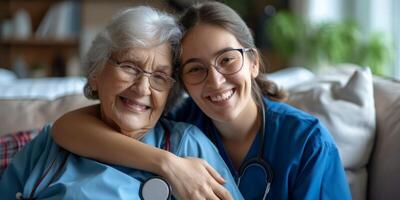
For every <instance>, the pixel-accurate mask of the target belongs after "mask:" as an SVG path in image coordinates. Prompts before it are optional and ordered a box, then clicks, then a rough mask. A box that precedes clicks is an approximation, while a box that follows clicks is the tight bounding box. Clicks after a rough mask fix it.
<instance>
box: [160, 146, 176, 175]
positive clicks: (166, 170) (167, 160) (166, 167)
mask: <svg viewBox="0 0 400 200" xmlns="http://www.w3.org/2000/svg"><path fill="white" fill-rule="evenodd" d="M177 158H178V156H176V155H175V154H172V153H170V152H165V153H164V154H163V155H162V156H161V157H160V158H159V159H158V162H159V165H158V169H157V171H158V174H159V175H160V176H162V177H164V178H166V179H169V177H171V176H172V174H173V172H172V169H173V164H174V163H176V159H177Z"/></svg>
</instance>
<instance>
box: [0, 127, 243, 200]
mask: <svg viewBox="0 0 400 200" xmlns="http://www.w3.org/2000/svg"><path fill="white" fill-rule="evenodd" d="M164 122H165V123H163V125H164V126H165V127H167V128H168V130H169V132H170V151H171V152H172V153H174V154H176V155H178V156H182V157H185V156H190V157H199V158H202V159H204V160H206V161H207V162H208V163H209V164H210V165H211V166H212V167H214V168H215V169H216V170H217V171H218V172H219V173H220V174H221V175H222V176H223V177H224V179H225V180H226V184H225V185H224V186H225V187H226V188H227V189H228V191H229V192H230V193H231V195H232V196H233V198H234V199H243V197H242V195H241V194H240V192H239V189H238V188H237V186H236V184H235V180H234V179H233V177H232V176H231V173H230V172H229V169H228V167H227V166H226V164H225V163H224V161H223V159H222V158H221V156H219V154H218V150H217V149H216V147H215V146H214V145H213V144H212V143H211V142H210V141H209V140H208V139H207V137H206V136H205V135H204V134H203V133H202V132H201V131H200V130H199V129H198V128H196V127H195V126H192V125H189V124H186V123H177V122H173V121H168V120H164ZM164 126H162V125H161V123H157V125H156V127H155V128H154V129H151V130H150V131H149V132H148V133H146V135H145V136H144V137H143V138H142V139H141V141H142V142H144V143H147V144H150V145H152V146H155V147H159V148H163V147H164V146H165V134H164V128H163V127H164ZM50 132H51V127H50V126H46V127H45V128H44V129H43V130H42V132H41V133H40V134H39V135H38V136H37V137H36V138H35V139H34V140H32V141H31V142H30V143H29V144H27V145H26V146H25V147H24V148H23V149H22V150H21V151H20V152H19V153H17V154H16V155H15V157H14V158H13V160H12V162H11V164H10V165H9V166H8V168H7V169H6V170H5V171H4V173H3V175H2V177H1V179H0V197H1V198H2V199H15V196H16V193H18V192H20V193H22V196H23V197H24V198H28V197H29V195H30V194H31V192H32V190H33V188H34V185H35V184H36V183H37V182H38V180H39V179H40V177H42V176H43V175H44V174H45V171H47V170H48V169H50V170H49V173H48V174H47V175H46V176H44V179H43V181H42V182H41V184H40V185H39V187H38V188H37V190H36V192H35V193H34V194H35V195H34V197H36V198H37V199H79V200H81V199H107V200H108V199H140V197H139V189H140V186H141V184H142V183H143V181H145V180H146V179H148V178H150V177H154V175H153V174H151V173H148V172H144V171H140V170H136V169H132V168H126V167H122V166H116V165H110V164H106V163H102V162H98V161H95V160H91V159H88V158H85V157H81V156H78V155H75V154H72V153H69V152H67V151H66V150H64V149H62V148H60V147H59V146H58V145H57V144H56V143H55V142H54V141H53V139H52V137H51V134H50ZM67 155H68V156H67ZM55 158H56V159H55ZM53 162H54V164H53V167H49V166H50V165H52V163H53ZM63 162H65V164H64V165H62V163H63ZM59 166H63V167H59ZM59 169H61V171H60V173H59V176H56V174H57V171H58V170H59ZM51 179H53V180H51Z"/></svg>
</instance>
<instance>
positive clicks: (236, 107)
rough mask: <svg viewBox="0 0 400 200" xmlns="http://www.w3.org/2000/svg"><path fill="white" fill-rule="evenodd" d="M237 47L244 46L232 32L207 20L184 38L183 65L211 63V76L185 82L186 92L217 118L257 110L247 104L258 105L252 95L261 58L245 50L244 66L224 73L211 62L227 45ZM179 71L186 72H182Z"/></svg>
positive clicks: (219, 119) (218, 119)
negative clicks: (232, 71) (252, 86)
mask: <svg viewBox="0 0 400 200" xmlns="http://www.w3.org/2000/svg"><path fill="white" fill-rule="evenodd" d="M238 48H243V46H241V45H240V43H239V42H238V41H237V39H236V38H235V36H234V35H233V34H231V33H230V32H229V31H226V30H225V29H223V28H221V27H218V26H214V25H207V24H199V25H197V26H195V27H193V28H192V29H191V30H190V31H189V32H188V33H187V34H186V35H185V37H184V39H183V41H182V55H181V63H182V66H185V64H187V63H188V62H192V61H195V62H202V63H206V64H207V65H208V76H207V78H206V79H205V80H204V81H203V82H201V83H198V84H189V83H185V82H184V84H185V87H186V89H187V92H188V93H189V95H190V96H191V97H192V98H193V100H194V101H195V102H196V104H197V105H198V106H199V107H200V108H201V109H202V111H203V112H204V113H205V114H207V115H208V116H209V117H210V118H212V119H214V120H217V121H221V122H224V121H225V122H226V121H231V120H235V119H237V117H238V116H239V115H240V114H242V113H243V112H245V111H246V110H248V111H249V110H254V109H248V108H254V105H255V101H254V100H253V98H252V95H251V80H252V78H254V77H256V76H257V74H258V62H257V61H255V59H249V58H250V57H249V55H248V53H246V52H245V53H244V54H243V58H244V61H243V67H242V68H241V70H240V71H238V72H237V73H234V74H230V75H223V74H221V73H219V72H218V71H217V70H216V68H214V67H212V66H211V65H214V64H215V59H216V57H217V56H218V55H220V53H221V52H223V51H224V50H225V49H238ZM184 69H185V68H184ZM180 75H181V76H184V74H183V73H181V74H180ZM183 79H184V78H183Z"/></svg>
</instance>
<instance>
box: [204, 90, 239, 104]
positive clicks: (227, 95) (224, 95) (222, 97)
mask: <svg viewBox="0 0 400 200" xmlns="http://www.w3.org/2000/svg"><path fill="white" fill-rule="evenodd" d="M233 93H234V91H233V89H232V90H228V91H225V92H223V93H220V94H218V95H215V96H209V97H208V98H209V99H210V100H211V101H212V102H221V101H226V100H228V99H230V98H231V97H232V96H233Z"/></svg>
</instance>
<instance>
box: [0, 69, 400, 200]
mask: <svg viewBox="0 0 400 200" xmlns="http://www.w3.org/2000/svg"><path fill="white" fill-rule="evenodd" d="M323 69H324V70H319V72H318V73H315V72H311V71H309V70H307V69H305V68H299V67H293V68H288V69H285V70H282V71H278V72H275V73H272V74H267V75H266V78H267V79H270V80H273V81H275V82H276V83H278V85H279V86H280V87H283V88H284V89H286V90H288V91H289V92H290V96H289V98H288V103H289V104H291V105H293V106H295V107H298V108H300V109H303V110H305V111H307V112H309V113H312V114H314V115H315V116H317V117H318V118H319V119H320V120H321V121H322V122H323V123H324V125H325V126H326V127H327V128H328V130H330V132H331V134H332V136H333V138H334V139H335V141H336V143H337V145H338V148H339V152H340V156H341V159H342V162H343V165H344V167H345V170H346V174H347V178H348V181H349V185H350V189H351V192H352V196H353V199H356V200H364V199H377V200H378V199H379V200H380V199H400V190H397V186H398V185H399V184H400V156H399V155H397V154H400V145H398V144H397V143H399V142H400V82H398V81H395V80H389V79H385V78H380V77H374V76H372V75H371V72H370V70H368V68H361V67H359V66H354V65H350V64H343V65H340V66H335V67H325V68H323ZM4 74H6V75H4ZM4 77H5V78H4ZM84 82H85V80H84V79H83V78H82V77H67V78H53V79H35V80H19V79H16V77H13V75H12V74H11V73H10V72H7V73H4V70H3V74H2V71H0V113H1V114H0V120H1V125H0V155H1V156H0V170H2V169H4V167H5V166H6V165H7V163H8V162H9V161H10V160H11V159H12V156H13V155H14V154H15V152H17V151H18V150H19V149H21V148H22V147H23V146H24V145H25V144H26V143H27V142H29V141H30V140H31V139H32V138H34V137H35V136H36V134H37V133H38V132H39V130H40V128H41V127H42V126H43V125H44V124H46V123H51V122H53V121H54V120H55V119H57V118H58V117H59V116H61V115H62V114H63V113H65V112H68V111H70V110H73V109H76V108H79V107H82V106H86V105H90V104H94V103H97V102H96V101H90V100H87V99H85V98H84V96H83V94H82V87H83V85H84ZM24 88H25V89H24ZM26 88H28V89H26ZM10 148H12V149H10ZM6 153H7V155H5V154H6ZM0 173H1V171H0ZM332 189H334V188H332Z"/></svg>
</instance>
